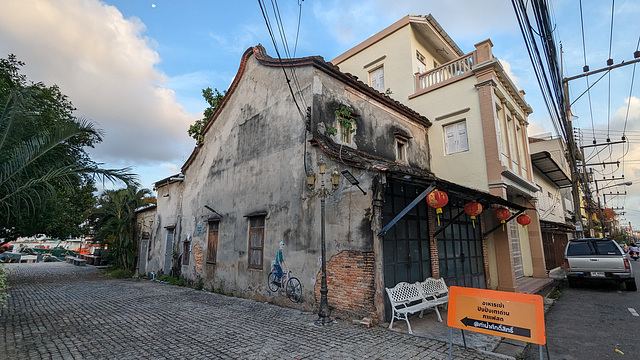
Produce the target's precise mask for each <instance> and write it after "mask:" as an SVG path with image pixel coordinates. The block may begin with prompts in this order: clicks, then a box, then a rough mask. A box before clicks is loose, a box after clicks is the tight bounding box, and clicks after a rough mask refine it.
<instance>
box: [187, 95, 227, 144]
mask: <svg viewBox="0 0 640 360" xmlns="http://www.w3.org/2000/svg"><path fill="white" fill-rule="evenodd" d="M225 95H227V90H225V91H224V92H222V93H220V91H218V89H214V90H211V88H210V87H208V88H206V89H202V96H203V97H204V99H205V100H206V101H207V104H209V107H208V108H206V109H205V110H204V117H203V118H202V119H200V120H196V122H195V123H194V124H193V125H191V126H189V130H188V131H187V133H188V134H189V136H191V137H192V138H194V139H195V140H196V143H198V144H200V143H201V142H202V140H204V134H202V130H203V129H204V127H205V125H207V122H209V119H210V118H211V116H212V115H213V114H214V113H215V112H216V109H217V108H218V106H220V103H221V102H222V99H224V97H225Z"/></svg>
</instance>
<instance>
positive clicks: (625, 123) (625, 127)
mask: <svg viewBox="0 0 640 360" xmlns="http://www.w3.org/2000/svg"><path fill="white" fill-rule="evenodd" d="M638 49H640V36H639V37H638V44H637V45H636V52H637V51H638ZM637 64H638V63H633V71H632V73H631V88H630V89H629V100H628V101H627V115H626V116H625V117H624V127H623V129H622V140H624V138H625V132H626V130H627V122H628V121H629V109H630V108H631V94H632V92H633V81H634V79H635V77H636V65H637Z"/></svg>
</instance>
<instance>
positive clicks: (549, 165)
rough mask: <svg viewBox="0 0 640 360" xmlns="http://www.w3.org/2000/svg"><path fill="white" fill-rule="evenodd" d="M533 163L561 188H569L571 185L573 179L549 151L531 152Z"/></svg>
mask: <svg viewBox="0 0 640 360" xmlns="http://www.w3.org/2000/svg"><path fill="white" fill-rule="evenodd" d="M531 163H532V164H533V166H535V167H536V168H537V169H538V170H540V172H542V173H543V174H544V175H545V176H546V177H548V178H549V180H551V181H552V182H553V183H554V184H556V186H557V187H559V188H561V189H562V188H567V187H570V186H571V179H570V178H569V177H568V176H567V174H566V173H565V172H564V170H562V168H560V166H559V165H558V163H556V161H555V160H553V158H552V157H551V153H549V152H548V151H541V152H538V153H535V154H531Z"/></svg>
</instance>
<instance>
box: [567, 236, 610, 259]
mask: <svg viewBox="0 0 640 360" xmlns="http://www.w3.org/2000/svg"><path fill="white" fill-rule="evenodd" d="M567 255H568V256H580V255H622V253H621V252H620V249H619V248H618V247H617V246H616V245H615V244H614V243H613V241H609V240H603V241H576V242H571V243H570V244H569V248H568V249H567Z"/></svg>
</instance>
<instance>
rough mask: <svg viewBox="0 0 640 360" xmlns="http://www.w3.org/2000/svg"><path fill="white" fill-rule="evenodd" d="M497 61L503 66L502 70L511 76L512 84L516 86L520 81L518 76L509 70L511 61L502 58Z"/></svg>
mask: <svg viewBox="0 0 640 360" xmlns="http://www.w3.org/2000/svg"><path fill="white" fill-rule="evenodd" d="M498 61H500V64H502V67H503V68H504V72H506V73H507V75H508V76H509V78H511V81H513V84H514V85H516V86H518V82H520V78H518V77H517V76H516V75H515V74H514V73H513V71H511V63H509V62H508V61H507V60H503V59H498Z"/></svg>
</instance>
